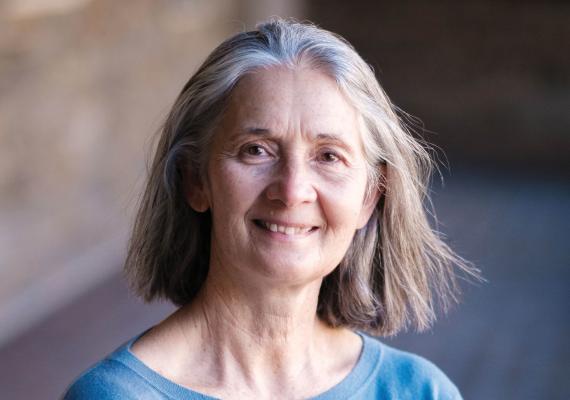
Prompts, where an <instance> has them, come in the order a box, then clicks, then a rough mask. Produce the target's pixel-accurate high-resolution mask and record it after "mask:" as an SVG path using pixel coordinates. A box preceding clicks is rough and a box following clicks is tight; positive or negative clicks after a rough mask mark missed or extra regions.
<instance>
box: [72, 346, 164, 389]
mask: <svg viewBox="0 0 570 400" xmlns="http://www.w3.org/2000/svg"><path fill="white" fill-rule="evenodd" d="M125 351H126V350H125V349H121V348H120V349H118V350H117V351H116V352H115V353H113V354H111V355H110V356H108V357H107V358H105V359H104V360H102V361H99V362H98V363H97V364H95V365H94V366H92V367H91V368H89V369H88V370H87V371H85V372H84V373H83V374H81V375H80V376H79V377H78V378H77V379H76V380H75V381H74V382H73V383H72V384H71V385H70V386H69V387H68V388H67V390H66V393H65V394H64V395H63V399H64V400H89V399H98V400H99V399H101V400H107V399H109V400H110V399H140V398H145V399H164V398H165V397H164V395H162V394H161V393H160V392H158V391H157V390H156V389H155V388H154V387H153V386H152V385H150V384H149V382H148V381H147V380H146V379H145V378H144V377H142V376H141V375H140V374H139V373H137V372H136V371H135V370H133V369H132V368H130V367H129V366H128V365H126V364H125V363H123V362H121V360H120V356H121V353H122V352H125Z"/></svg>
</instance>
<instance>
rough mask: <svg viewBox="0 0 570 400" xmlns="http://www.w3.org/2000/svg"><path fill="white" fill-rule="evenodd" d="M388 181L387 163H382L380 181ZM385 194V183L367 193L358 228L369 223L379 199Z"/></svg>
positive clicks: (359, 216)
mask: <svg viewBox="0 0 570 400" xmlns="http://www.w3.org/2000/svg"><path fill="white" fill-rule="evenodd" d="M385 181H386V165H382V166H381V168H380V182H385ZM383 194H384V184H381V185H379V186H378V187H375V188H374V189H373V191H372V192H370V193H367V194H366V197H365V198H364V202H363V204H362V208H361V209H360V214H359V215H358V227H357V229H362V228H364V227H365V226H366V224H367V223H368V220H369V219H370V217H371V216H372V213H373V212H374V209H375V208H376V205H377V204H378V200H380V197H382V195H383Z"/></svg>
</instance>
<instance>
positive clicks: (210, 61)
mask: <svg viewBox="0 0 570 400" xmlns="http://www.w3.org/2000/svg"><path fill="white" fill-rule="evenodd" d="M300 64H303V65H308V66H310V67H312V68H315V69H318V70H320V71H322V72H323V73H325V74H327V75H329V76H330V77H331V78H333V79H334V80H335V81H336V83H337V84H338V86H339V88H340V89H341V90H342V91H343V93H344V94H345V95H346V96H347V98H348V99H349V100H350V102H351V103H352V104H353V106H354V107H355V108H356V109H357V111H358V112H359V113H360V116H361V118H362V121H363V123H364V126H365V132H364V134H363V136H364V137H363V141H364V148H365V158H366V161H367V164H368V176H369V179H368V187H369V191H368V193H369V194H370V193H372V191H374V190H381V191H382V196H381V198H380V200H379V201H378V204H377V205H376V208H375V210H374V212H373V214H372V216H371V218H370V220H369V221H368V224H367V225H366V226H365V227H364V228H362V229H360V230H358V231H357V232H356V233H355V236H354V239H353V241H352V244H351V245H350V247H349V249H348V251H347V254H346V255H345V257H344V259H343V260H342V261H341V263H340V265H338V267H337V268H336V269H335V270H334V271H333V272H332V273H331V274H329V275H328V276H326V277H325V278H324V280H323V283H322V286H321V290H320V294H319V300H318V307H317V313H318V315H319V317H320V318H321V319H322V320H323V321H325V322H327V323H328V324H330V325H332V326H347V327H350V328H352V329H358V330H363V331H366V332H369V333H372V334H379V335H390V334H395V333H396V332H398V331H399V330H401V329H403V328H406V327H408V326H409V325H412V326H414V327H415V328H416V329H418V330H422V329H425V328H427V327H429V326H430V325H431V323H432V322H433V320H434V318H435V312H434V310H435V308H436V307H435V306H436V304H437V303H438V301H437V300H436V299H439V300H440V302H439V303H440V304H441V305H443V308H444V309H445V308H447V306H448V305H449V304H450V303H451V301H454V300H455V299H456V295H457V293H458V287H457V284H456V281H455V279H454V275H455V274H454V266H457V267H458V268H459V269H460V270H463V271H465V272H467V273H468V274H471V275H476V270H474V269H473V268H471V267H470V266H469V265H468V264H467V263H466V262H465V261H464V260H463V259H461V258H460V257H458V256H457V255H456V254H454V253H453V252H452V251H451V250H450V249H449V247H448V246H447V245H446V244H445V243H444V242H443V241H442V240H441V238H440V236H439V234H438V233H437V232H435V231H434V230H432V228H431V227H430V224H429V222H428V219H427V215H426V210H425V209H424V201H425V200H426V197H427V185H428V180H429V177H430V174H431V171H432V169H433V163H432V160H431V158H430V156H429V153H428V151H427V150H426V148H425V147H424V146H423V145H422V144H421V143H420V142H419V141H418V140H416V139H415V138H414V137H413V136H412V135H411V134H410V132H409V131H408V130H407V129H406V127H405V124H404V123H403V121H402V120H401V119H400V118H399V117H398V115H397V113H396V108H395V106H393V105H392V103H391V102H390V100H389V99H388V97H387V96H386V94H385V93H384V91H383V90H382V88H381V87H380V85H379V83H378V81H377V80H376V78H375V76H374V72H373V71H372V69H371V68H370V66H369V65H368V64H367V63H366V62H364V60H363V59H362V58H361V57H360V56H359V55H358V53H357V52H356V51H355V50H354V48H353V47H352V46H351V45H350V44H349V43H348V42H347V41H346V40H344V39H343V38H341V37H340V36H338V35H336V34H334V33H331V32H328V31H326V30H323V29H320V28H318V27H316V26H315V25H312V24H309V23H299V22H295V21H292V20H284V19H272V20H270V21H268V22H265V23H262V24H260V25H258V26H257V29H256V30H253V31H249V32H243V33H239V34H237V35H235V36H233V37H231V38H229V39H228V40H226V41H225V42H223V43H222V44H221V45H219V46H218V47H217V48H216V49H215V50H214V51H213V52H212V53H211V54H210V56H209V57H208V58H207V59H206V61H205V62H204V63H203V64H202V66H201V67H200V68H199V69H198V71H197V72H196V73H195V74H194V75H193V76H192V77H191V78H190V80H189V81H188V83H186V85H185V86H184V88H183V89H182V92H181V93H180V95H179V96H178V98H177V99H176V102H175V103H174V105H173V107H172V110H171V111H170V114H169V115H168V117H167V119H166V121H165V123H164V125H163V127H162V129H161V137H160V140H159V143H158V146H157V149H156V153H155V155H154V159H153V161H152V165H151V168H150V171H149V177H148V182H147V185H146V190H145V191H144V195H143V197H142V200H141V204H140V208H139V210H138V214H137V216H136V220H135V224H134V228H133V232H132V237H131V240H130V243H129V249H128V255H127V259H126V265H125V270H126V273H127V276H128V277H129V279H130V281H131V284H132V286H133V287H134V289H135V290H136V292H137V293H138V294H139V295H141V296H142V297H143V298H144V299H145V300H147V301H150V300H152V299H155V298H167V299H169V300H171V301H172V302H173V303H175V304H177V305H184V304H187V303H189V302H191V301H192V300H193V298H194V297H195V296H196V294H197V292H198V291H199V290H200V288H201V286H202V284H203V283H204V281H205V279H206V276H207V274H208V267H209V257H210V232H211V224H212V222H211V215H210V213H209V211H208V212H205V213H197V212H195V211H194V210H192V208H191V207H190V206H189V205H188V204H187V200H186V196H185V194H184V187H183V186H184V182H183V180H184V179H200V178H201V177H204V173H205V172H204V171H205V165H206V162H207V158H208V152H209V143H210V141H211V139H212V134H213V130H214V129H213V128H214V127H215V126H216V123H217V121H219V118H220V117H221V115H222V114H223V112H224V108H225V105H226V104H227V100H228V98H229V96H230V94H231V92H232V89H233V88H234V87H235V86H236V84H237V82H238V81H239V80H240V78H242V77H243V76H244V75H246V74H249V73H252V72H255V71H256V70H259V69H263V68H271V67H275V66H281V67H283V66H285V67H289V68H295V67H297V66H299V65H300ZM188 171H191V172H188ZM189 175H190V176H189Z"/></svg>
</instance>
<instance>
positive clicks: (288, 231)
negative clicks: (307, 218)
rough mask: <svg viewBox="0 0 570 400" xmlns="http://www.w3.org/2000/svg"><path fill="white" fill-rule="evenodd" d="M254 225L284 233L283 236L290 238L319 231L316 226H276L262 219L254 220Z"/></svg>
mask: <svg viewBox="0 0 570 400" xmlns="http://www.w3.org/2000/svg"><path fill="white" fill-rule="evenodd" d="M254 223H255V224H256V225H257V226H259V227H261V228H264V229H267V230H268V231H271V232H279V233H283V234H285V235H288V236H293V235H302V234H305V233H309V232H311V231H313V230H316V229H317V227H316V226H309V225H281V224H276V223H273V222H268V221H263V220H260V219H256V220H254Z"/></svg>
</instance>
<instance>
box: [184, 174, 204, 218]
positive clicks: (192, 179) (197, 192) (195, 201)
mask: <svg viewBox="0 0 570 400" xmlns="http://www.w3.org/2000/svg"><path fill="white" fill-rule="evenodd" d="M183 186H184V197H185V198H186V201H187V202H188V205H189V206H190V207H192V209H193V210H194V211H196V212H199V213H202V212H205V211H207V210H208V209H209V208H210V202H209V200H208V196H207V194H206V188H205V186H204V185H203V184H202V182H201V179H200V178H198V177H197V176H196V175H195V174H193V173H190V172H187V173H184V176H183Z"/></svg>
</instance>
